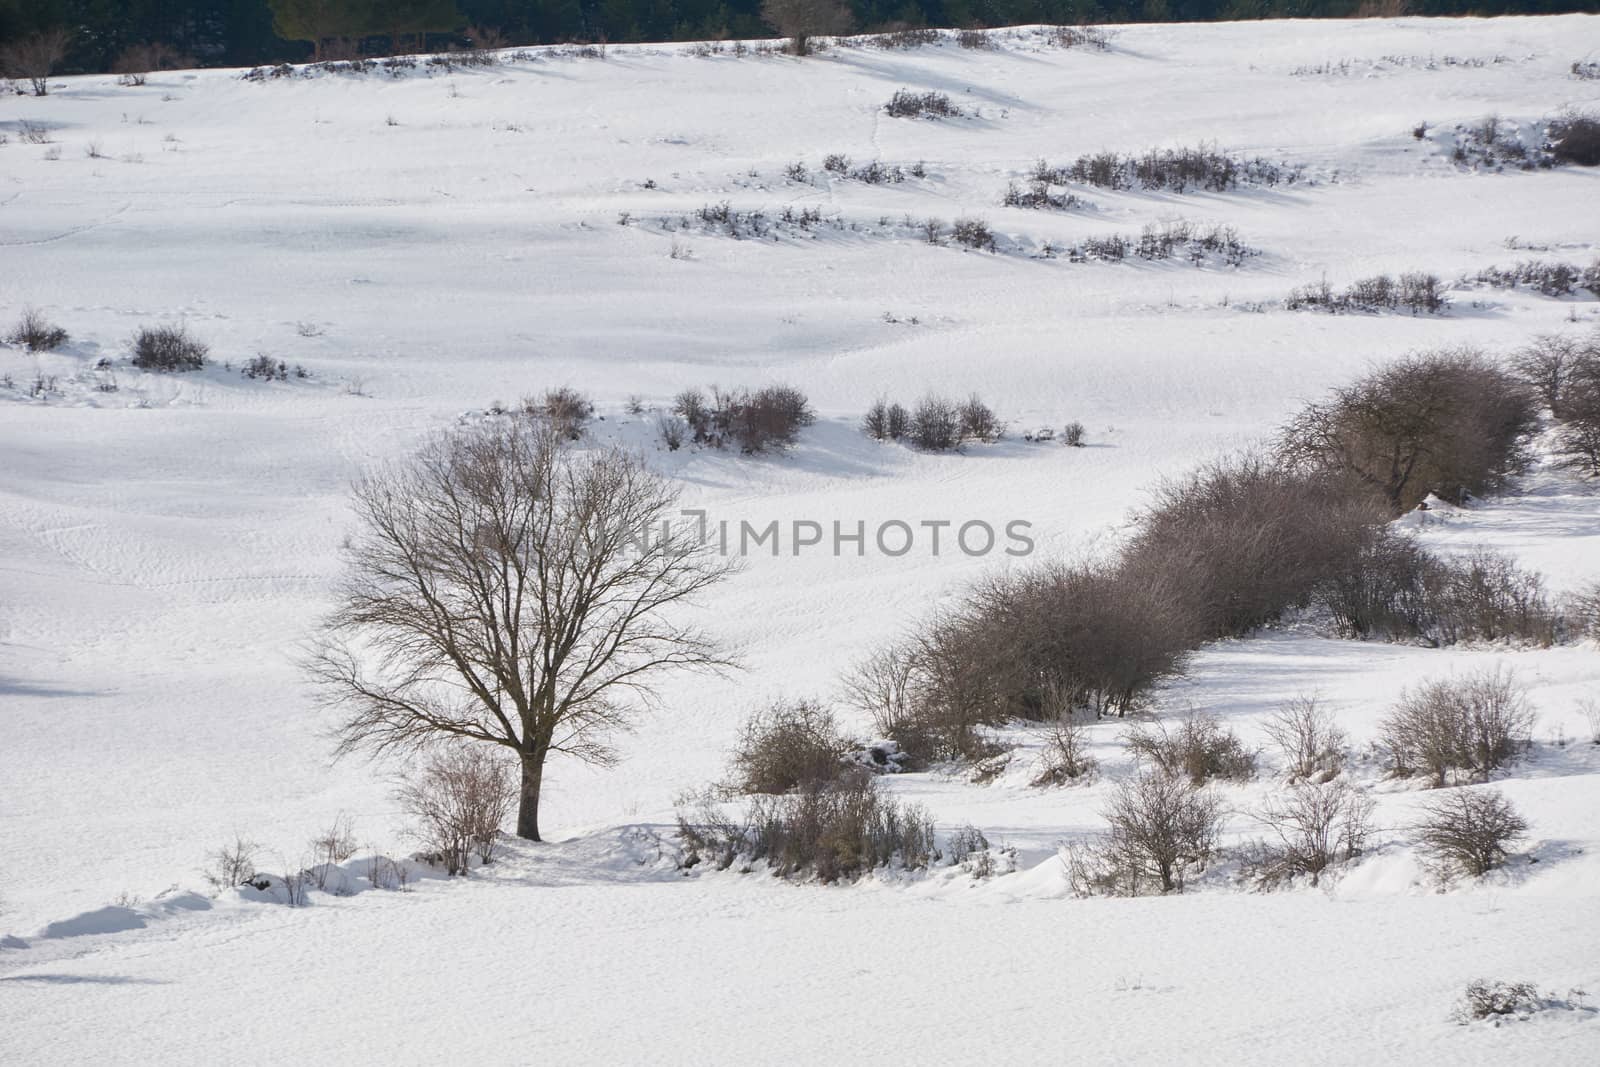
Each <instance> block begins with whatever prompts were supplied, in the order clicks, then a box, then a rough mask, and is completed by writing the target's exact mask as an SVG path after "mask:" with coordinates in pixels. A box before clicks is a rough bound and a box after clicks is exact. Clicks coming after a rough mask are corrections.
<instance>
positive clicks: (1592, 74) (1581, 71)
mask: <svg viewBox="0 0 1600 1067" xmlns="http://www.w3.org/2000/svg"><path fill="white" fill-rule="evenodd" d="M1571 70H1572V76H1573V77H1574V78H1581V79H1583V80H1584V81H1600V63H1597V62H1594V61H1591V60H1582V59H1580V60H1575V61H1574V62H1573V64H1572V67H1571Z"/></svg>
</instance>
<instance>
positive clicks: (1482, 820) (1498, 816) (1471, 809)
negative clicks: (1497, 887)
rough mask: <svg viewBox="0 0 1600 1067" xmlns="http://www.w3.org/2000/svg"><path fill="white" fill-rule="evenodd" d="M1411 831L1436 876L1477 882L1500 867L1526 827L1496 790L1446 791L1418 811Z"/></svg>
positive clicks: (1515, 811) (1522, 835)
mask: <svg viewBox="0 0 1600 1067" xmlns="http://www.w3.org/2000/svg"><path fill="white" fill-rule="evenodd" d="M1415 830H1416V832H1417V839H1418V848H1419V849H1420V851H1421V852H1422V854H1423V856H1424V857H1426V858H1427V859H1428V861H1429V862H1430V863H1432V864H1433V865H1434V867H1435V869H1436V870H1437V871H1438V872H1439V873H1440V874H1441V876H1444V877H1447V878H1448V877H1450V876H1451V875H1454V874H1458V873H1459V874H1465V875H1467V876H1469V877H1472V878H1477V877H1479V876H1481V875H1483V874H1486V873H1487V872H1489V871H1492V870H1494V869H1495V868H1496V867H1498V866H1500V865H1501V864H1502V863H1504V862H1505V860H1506V858H1507V849H1508V848H1510V846H1512V845H1513V844H1515V843H1516V842H1517V841H1518V840H1520V839H1521V838H1522V837H1524V836H1526V834H1527V832H1528V823H1527V821H1526V820H1525V819H1523V818H1522V816H1521V815H1519V814H1517V810H1516V808H1514V807H1512V805H1511V802H1510V801H1509V800H1507V799H1506V798H1505V794H1503V793H1501V792H1500V791H1499V790H1498V789H1451V790H1449V791H1448V792H1445V793H1442V794H1440V795H1438V796H1436V797H1435V798H1434V799H1432V800H1430V801H1428V802H1426V803H1425V804H1423V805H1422V817H1421V818H1420V819H1419V820H1418V822H1417V824H1416V826H1415Z"/></svg>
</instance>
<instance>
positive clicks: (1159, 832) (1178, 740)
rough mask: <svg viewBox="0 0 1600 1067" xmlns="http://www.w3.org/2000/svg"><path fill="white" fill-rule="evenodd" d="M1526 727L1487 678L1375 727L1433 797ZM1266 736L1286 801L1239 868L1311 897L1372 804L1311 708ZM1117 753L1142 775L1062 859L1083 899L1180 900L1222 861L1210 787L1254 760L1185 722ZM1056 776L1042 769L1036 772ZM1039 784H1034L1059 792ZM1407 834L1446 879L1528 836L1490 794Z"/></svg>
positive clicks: (1450, 794)
mask: <svg viewBox="0 0 1600 1067" xmlns="http://www.w3.org/2000/svg"><path fill="white" fill-rule="evenodd" d="M1532 723H1533V716H1532V712H1531V710H1530V709H1529V707H1528V704H1527V700H1526V696H1525V694H1524V693H1523V691H1522V689H1521V688H1520V687H1519V686H1518V685H1516V684H1515V682H1514V681H1513V680H1512V678H1511V676H1510V675H1509V673H1506V672H1503V671H1498V670H1491V671H1487V672H1481V673H1478V674H1475V675H1471V676H1469V677H1467V678H1464V679H1452V680H1436V681H1431V682H1427V683H1424V684H1423V685H1421V686H1419V687H1418V688H1416V689H1415V690H1409V691H1407V692H1406V693H1405V694H1404V695H1403V696H1402V699H1401V701H1400V702H1399V704H1398V705H1397V707H1396V708H1395V710H1394V711H1393V712H1392V713H1391V714H1390V715H1389V717H1388V718H1386V719H1385V721H1384V724H1383V728H1382V738H1381V744H1382V745H1383V746H1384V747H1385V749H1386V750H1387V753H1388V756H1389V759H1390V769H1391V772H1392V773H1394V774H1395V775H1397V776H1401V777H1405V776H1410V775H1412V774H1415V773H1427V774H1429V775H1430V776H1432V779H1433V781H1432V784H1434V785H1435V786H1444V785H1446V784H1447V780H1451V781H1453V780H1459V779H1453V778H1450V776H1451V775H1452V774H1455V773H1457V772H1459V773H1460V774H1463V775H1466V776H1468V777H1470V778H1471V779H1475V780H1477V781H1480V782H1481V781H1487V780H1488V778H1489V775H1490V774H1491V773H1492V772H1493V771H1494V770H1496V769H1498V768H1500V767H1503V766H1505V765H1506V764H1508V763H1510V762H1511V761H1513V760H1514V759H1516V758H1517V756H1518V755H1519V754H1520V753H1521V752H1522V751H1523V750H1525V749H1526V748H1527V747H1528V746H1529V745H1530V744H1531V732H1532ZM1064 731H1067V732H1077V733H1080V734H1081V733H1082V731H1083V728H1082V727H1081V726H1079V725H1077V724H1073V723H1063V724H1058V725H1057V726H1056V732H1055V734H1054V735H1053V736H1054V737H1060V736H1061V734H1062V733H1063V732H1064ZM1267 731H1268V734H1269V736H1270V737H1272V739H1273V740H1274V741H1275V742H1276V743H1277V744H1278V746H1279V747H1280V748H1281V749H1282V751H1283V753H1284V757H1285V760H1284V762H1285V769H1286V770H1287V771H1288V773H1289V776H1290V782H1291V788H1290V789H1289V790H1288V792H1287V793H1281V794H1277V795H1274V796H1270V797H1269V798H1268V799H1267V800H1266V801H1265V802H1264V803H1263V805H1262V807H1261V808H1260V809H1258V810H1257V811H1256V812H1253V813H1251V815H1252V818H1253V819H1254V821H1255V822H1257V823H1258V824H1260V825H1261V826H1263V827H1264V828H1265V829H1266V830H1267V831H1268V832H1269V836H1268V837H1266V838H1265V839H1261V840H1256V841H1254V842H1251V843H1248V844H1246V845H1244V846H1242V847H1241V848H1240V849H1238V852H1237V858H1238V859H1239V860H1240V863H1239V869H1240V872H1241V874H1242V875H1243V877H1245V878H1246V879H1247V880H1249V881H1250V882H1251V883H1253V884H1254V885H1256V886H1257V887H1259V888H1262V889H1270V888H1274V887H1276V886H1279V885H1281V884H1283V883H1284V882H1286V881H1288V880H1291V879H1295V878H1301V877H1304V878H1308V879H1309V881H1310V882H1311V884H1312V885H1316V884H1317V882H1318V880H1319V878H1320V877H1321V876H1322V875H1323V874H1324V873H1325V872H1326V871H1328V870H1329V869H1330V868H1332V867H1334V866H1336V865H1338V864H1341V863H1345V862H1348V861H1350V860H1351V859H1354V858H1355V857H1357V856H1359V855H1360V854H1361V853H1362V852H1363V851H1364V849H1365V848H1366V847H1367V843H1368V839H1369V838H1370V836H1371V835H1372V833H1373V826H1372V821H1371V817H1372V811H1373V802H1372V800H1371V798H1370V796H1368V795H1367V794H1366V793H1363V792H1362V791H1360V790H1358V789H1356V788H1355V787H1353V786H1352V785H1351V784H1350V783H1349V782H1348V781H1347V780H1346V779H1344V778H1342V777H1340V776H1339V772H1340V769H1341V766H1342V764H1343V759H1344V756H1343V745H1344V740H1345V739H1344V736H1343V733H1342V732H1341V731H1340V730H1339V729H1338V727H1337V725H1336V724H1335V722H1334V720H1333V718H1332V716H1331V715H1330V714H1329V713H1328V712H1327V710H1326V709H1325V708H1323V707H1321V706H1320V705H1319V704H1318V703H1317V702H1316V701H1315V700H1314V699H1313V698H1300V699H1297V700H1295V701H1292V702H1291V703H1290V704H1288V705H1286V706H1285V707H1283V708H1282V709H1280V710H1279V712H1278V713H1277V714H1276V715H1275V716H1274V717H1273V719H1272V720H1271V721H1270V722H1269V723H1268V726H1267ZM1125 740H1126V741H1127V743H1128V745H1129V747H1130V748H1131V749H1132V750H1133V752H1134V755H1135V757H1136V761H1137V764H1138V766H1139V767H1140V770H1139V772H1138V773H1137V774H1136V775H1135V776H1134V777H1132V778H1130V779H1128V780H1126V781H1124V782H1122V783H1121V784H1120V785H1119V786H1118V788H1117V790H1116V791H1115V792H1114V793H1113V794H1112V796H1111V798H1110V800H1109V802H1108V804H1107V805H1106V807H1105V808H1104V809H1103V810H1102V815H1103V816H1104V817H1105V819H1106V821H1107V825H1108V829H1107V830H1106V832H1104V833H1103V834H1101V835H1100V836H1099V837H1097V838H1093V839H1090V840H1087V841H1082V842H1079V843H1077V844H1075V845H1073V846H1071V847H1070V848H1068V849H1067V850H1066V853H1065V855H1064V857H1063V859H1064V861H1065V864H1066V869H1067V875H1068V879H1069V882H1070V884H1071V886H1072V888H1073V889H1074V891H1075V892H1077V893H1079V894H1080V895H1097V894H1108V895H1127V896H1135V895H1141V894H1144V893H1148V892H1161V893H1167V892H1173V891H1181V890H1182V889H1183V886H1184V880H1185V878H1186V877H1187V876H1188V875H1189V874H1191V873H1194V872H1198V871H1203V870H1204V869H1205V867H1206V865H1207V864H1208V863H1209V862H1210V861H1212V860H1214V859H1215V858H1217V856H1218V853H1219V850H1218V847H1217V841H1218V838H1219V836H1220V831H1221V827H1222V819H1223V816H1224V814H1225V809H1224V807H1223V805H1222V804H1221V802H1220V801H1219V799H1218V798H1217V797H1216V795H1215V794H1214V793H1213V792H1212V791H1211V790H1210V788H1209V786H1208V783H1210V782H1212V781H1214V780H1230V779H1231V780H1244V779H1248V778H1250V777H1252V776H1253V775H1254V773H1255V754H1254V753H1252V752H1250V751H1248V750H1246V749H1245V748H1244V746H1243V745H1242V744H1241V743H1240V741H1239V739H1238V738H1237V737H1236V736H1235V735H1234V734H1233V733H1232V731H1229V730H1227V729H1225V728H1223V727H1222V726H1220V725H1219V724H1218V723H1217V722H1216V720H1214V719H1212V718H1210V717H1208V716H1204V715H1197V714H1193V713H1191V714H1190V715H1189V716H1187V717H1186V718H1185V719H1184V720H1183V721H1182V722H1181V723H1180V724H1179V725H1178V726H1177V727H1176V728H1175V729H1172V730H1168V729H1167V728H1165V727H1163V726H1160V725H1159V724H1157V725H1156V726H1155V727H1154V728H1139V729H1136V730H1134V731H1132V732H1130V733H1129V734H1128V735H1127V736H1126V738H1125ZM1596 740H1597V743H1600V729H1597V731H1596ZM1057 766H1059V764H1058V763H1055V762H1052V761H1051V760H1047V761H1046V769H1047V772H1048V771H1049V770H1050V769H1051V768H1052V767H1057ZM1092 770H1093V768H1092V761H1091V764H1090V767H1089V773H1092ZM1045 777H1046V776H1045V775H1041V776H1040V779H1038V780H1036V781H1035V784H1058V783H1056V782H1052V781H1047V780H1045ZM1074 777H1077V776H1074ZM1411 829H1412V831H1413V832H1414V833H1415V834H1416V836H1417V843H1418V848H1419V851H1420V852H1421V854H1422V857H1423V859H1424V862H1425V863H1426V864H1427V865H1428V866H1429V867H1431V868H1432V870H1433V871H1434V873H1435V874H1436V875H1437V876H1438V877H1439V878H1440V879H1441V880H1450V879H1453V878H1455V877H1457V876H1460V875H1467V876H1471V877H1477V876H1480V875H1482V874H1484V873H1486V872H1487V871H1489V870H1491V869H1493V868H1495V867H1497V866H1499V865H1501V864H1502V863H1504V862H1505V860H1506V859H1507V858H1508V855H1509V849H1510V847H1511V846H1512V845H1513V844H1514V843H1515V842H1516V841H1517V840H1518V839H1519V838H1521V837H1522V836H1523V835H1524V834H1525V832H1526V830H1527V823H1526V821H1525V820H1524V819H1523V818H1522V817H1521V816H1520V815H1519V814H1518V813H1517V812H1516V810H1515V808H1513V807H1512V805H1511V804H1510V802H1509V801H1507V800H1506V799H1505V797H1504V796H1503V795H1502V794H1500V793H1499V792H1498V791H1496V790H1490V789H1482V788H1471V789H1468V788H1455V789H1447V790H1444V791H1442V792H1441V793H1440V794H1439V795H1438V796H1437V797H1435V798H1433V799H1431V800H1429V801H1426V802H1424V803H1423V804H1422V805H1421V817H1420V818H1419V819H1418V820H1416V821H1415V823H1414V824H1413V825H1412V827H1411Z"/></svg>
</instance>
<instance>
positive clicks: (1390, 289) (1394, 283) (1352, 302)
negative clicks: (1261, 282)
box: [1284, 271, 1449, 315]
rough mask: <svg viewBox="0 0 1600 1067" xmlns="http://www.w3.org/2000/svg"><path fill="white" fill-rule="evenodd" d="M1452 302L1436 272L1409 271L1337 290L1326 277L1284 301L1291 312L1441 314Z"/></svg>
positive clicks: (1291, 292)
mask: <svg viewBox="0 0 1600 1067" xmlns="http://www.w3.org/2000/svg"><path fill="white" fill-rule="evenodd" d="M1448 303H1449V300H1448V298H1447V297H1446V296H1445V295H1444V283H1443V282H1441V281H1440V280H1439V277H1438V276H1437V275H1434V274H1428V273H1425V272H1422V271H1409V272H1407V273H1404V274H1401V275H1400V276H1399V278H1394V277H1392V276H1390V275H1388V274H1375V275H1373V276H1372V277H1370V278H1362V279H1361V280H1359V281H1357V282H1355V283H1353V284H1351V285H1350V286H1348V287H1347V288H1345V289H1342V290H1337V291H1336V290H1335V289H1334V288H1333V287H1332V286H1330V285H1329V284H1328V280H1327V279H1326V278H1324V279H1322V280H1321V281H1319V282H1316V283H1315V284H1312V285H1302V286H1300V287H1299V288H1296V289H1292V290H1290V292H1289V296H1288V298H1287V299H1285V301H1284V305H1285V306H1286V307H1287V308H1288V309H1289V310H1290V311H1305V310H1315V311H1329V312H1335V313H1337V312H1341V311H1398V310H1402V309H1404V310H1406V311H1409V312H1411V313H1412V314H1413V315H1422V314H1427V315H1437V314H1439V313H1440V312H1442V311H1443V310H1444V309H1445V307H1446V305H1447V304H1448Z"/></svg>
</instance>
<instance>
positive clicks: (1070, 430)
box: [1061, 422, 1085, 448]
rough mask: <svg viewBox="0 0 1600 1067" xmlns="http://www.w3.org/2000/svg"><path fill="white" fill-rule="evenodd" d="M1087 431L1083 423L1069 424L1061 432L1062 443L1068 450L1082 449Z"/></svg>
mask: <svg viewBox="0 0 1600 1067" xmlns="http://www.w3.org/2000/svg"><path fill="white" fill-rule="evenodd" d="M1084 433H1085V430H1084V428H1083V423H1081V422H1069V423H1067V425H1066V426H1065V427H1063V428H1062V430H1061V443H1062V444H1064V445H1066V446H1067V447H1068V448H1082V447H1083V444H1084V441H1083V435H1084Z"/></svg>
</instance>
